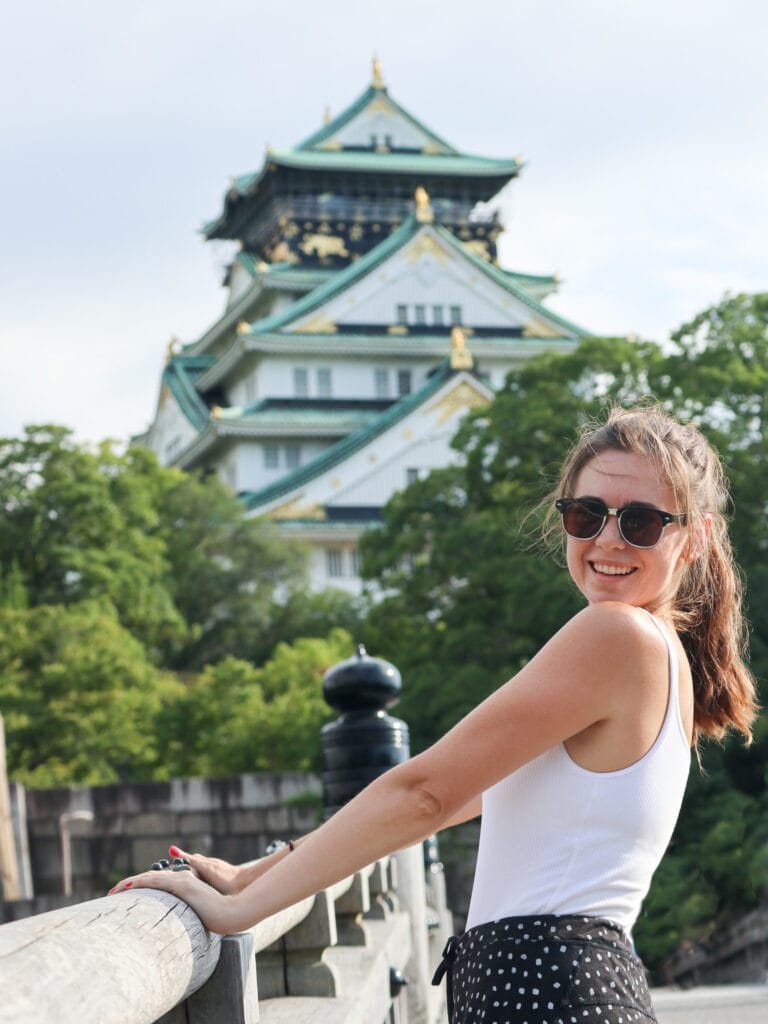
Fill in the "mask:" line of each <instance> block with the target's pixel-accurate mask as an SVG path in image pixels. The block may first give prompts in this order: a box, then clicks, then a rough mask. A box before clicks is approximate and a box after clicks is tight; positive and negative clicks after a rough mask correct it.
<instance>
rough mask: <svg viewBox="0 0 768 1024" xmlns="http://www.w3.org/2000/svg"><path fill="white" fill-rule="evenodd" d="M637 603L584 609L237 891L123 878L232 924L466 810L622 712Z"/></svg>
mask: <svg viewBox="0 0 768 1024" xmlns="http://www.w3.org/2000/svg"><path fill="white" fill-rule="evenodd" d="M638 614H641V613H637V612H636V610H634V609H626V610H623V607H622V606H619V607H618V608H617V607H616V606H606V605H599V606H591V607H590V608H588V609H585V611H584V612H581V613H580V614H579V615H577V616H576V617H575V618H574V619H572V620H571V621H570V622H569V623H568V624H567V625H566V626H565V627H564V628H563V629H562V630H561V631H560V632H559V633H558V634H556V636H555V637H553V638H552V640H550V642H549V643H548V644H547V645H546V646H545V647H544V648H543V649H542V650H541V651H540V652H539V653H538V654H537V655H536V657H535V658H533V659H532V660H531V661H530V662H529V663H528V664H527V665H526V666H525V668H523V669H522V670H521V671H520V672H519V673H518V674H517V675H516V676H515V677H514V679H512V680H510V682H508V683H506V684H505V685H504V686H502V687H501V688H500V689H499V690H497V691H496V693H494V694H493V695H492V696H491V697H489V698H488V699H487V700H485V701H484V702H483V703H482V704H481V705H480V706H479V707H478V708H476V709H475V710H474V711H473V712H472V713H471V714H469V715H467V717H466V718H464V719H463V720H462V721H461V722H460V723H459V724H458V725H457V726H455V727H454V728H453V729H452V730H450V732H448V733H447V734H446V735H445V736H444V737H443V739H441V740H440V741H439V742H437V743H436V744H435V745H434V746H432V747H431V748H430V749H429V750H427V751H425V752H424V753H422V754H419V755H418V756H417V757H414V758H412V759H411V760H410V761H406V762H405V763H404V764H401V765H398V766H397V767H395V768H392V769H391V770H390V771H388V772H386V773H385V774H384V775H382V776H380V777H379V778H378V779H376V780H375V781H374V782H372V783H371V784H370V785H369V786H368V787H367V788H366V789H365V790H364V791H363V792H362V793H360V794H359V795H358V796H357V797H355V798H354V799H353V800H352V801H350V802H349V803H348V804H346V805H345V806H344V807H342V808H341V809H340V810H339V811H338V812H337V813H336V814H335V815H334V816H333V817H332V818H331V819H330V820H329V821H327V822H325V823H324V824H323V825H322V826H320V828H318V829H317V830H316V831H315V832H313V833H312V834H311V835H310V836H307V837H305V839H304V840H303V841H302V842H300V843H298V844H297V846H296V848H295V850H294V851H293V852H292V853H290V854H288V855H285V854H283V856H281V857H280V858H279V859H277V861H276V862H275V863H274V866H272V867H270V869H269V870H268V871H267V872H266V873H264V874H261V875H260V876H259V877H256V878H254V879H253V880H252V881H250V882H249V884H247V885H246V887H245V888H244V889H243V890H242V891H241V892H240V893H238V894H237V895H235V896H222V895H220V894H219V893H216V892H214V890H212V889H211V888H210V887H209V886H206V885H204V884H203V883H202V882H201V881H199V880H198V879H194V878H183V877H180V876H181V875H182V874H184V873H179V874H172V873H169V872H150V873H149V875H142V876H140V877H139V878H136V879H132V880H129V881H130V884H132V885H133V884H135V885H137V886H138V885H148V886H150V887H154V888H168V889H170V890H171V891H174V892H177V894H178V895H179V896H181V897H182V898H183V899H185V900H186V901H187V902H188V903H189V904H190V905H191V906H192V908H193V909H194V910H195V911H196V912H197V913H198V914H199V915H200V917H201V918H202V919H203V921H204V923H205V924H206V925H207V926H208V927H209V928H211V929H212V930H214V931H219V932H222V933H227V932H233V931H240V930H242V929H244V928H247V927H249V926H251V925H253V924H254V923H256V922H257V921H260V920H262V919H264V918H265V917H269V916H271V915H272V914H275V913H277V912H278V911H279V910H281V909H283V908H284V907H286V906H289V905H291V904H293V903H296V902H298V901H299V900H301V899H304V898H305V897H307V896H310V895H312V894H313V893H315V892H317V891H318V890H320V889H323V888H327V887H328V886H330V885H332V884H334V883H335V882H337V881H339V880H340V879H342V878H345V877H346V876H348V875H350V874H352V873H353V872H355V871H357V870H359V869H360V868H362V867H364V866H365V865H367V864H370V863H372V862H373V861H375V860H377V859H378V858H379V857H382V856H385V855H387V854H389V853H391V852H393V851H395V850H398V849H402V848H404V847H407V846H410V845H412V844H414V843H417V842H420V841H421V840H423V839H424V838H426V837H427V836H429V835H431V834H432V833H434V832H436V831H438V830H439V829H440V828H443V827H445V826H447V825H449V824H456V823H458V822H460V821H463V820H467V818H469V817H470V816H472V815H473V814H474V813H476V811H477V809H478V800H479V796H480V794H481V793H482V792H483V791H484V790H486V789H488V788H489V787H490V786H492V785H493V784H494V783H496V782H497V781H498V780H499V779H501V778H504V777H505V776H506V775H509V774H510V773H511V772H512V771H515V770H516V769H517V768H519V767H520V766H521V765H523V764H525V763H526V762H528V761H530V760H532V759H533V758H534V757H537V756H538V755H539V754H541V753H543V752H544V751H546V750H548V749H550V748H551V747H553V746H555V745H556V744H558V743H560V742H563V741H564V740H566V739H567V738H569V737H571V736H573V735H575V734H577V733H579V732H581V731H583V730H585V729H587V728H588V727H589V726H591V725H593V724H595V723H598V722H604V721H609V720H611V719H612V718H614V717H615V716H617V715H619V714H622V713H625V711H626V706H627V704H628V702H631V700H632V699H633V696H632V694H633V688H636V683H637V678H636V677H635V675H633V671H630V670H629V666H634V665H635V664H639V665H641V666H642V664H643V658H644V654H645V647H644V644H645V641H644V640H643V638H642V637H640V636H639V633H638V629H636V628H634V625H633V623H636V619H633V615H634V616H636V615H638ZM644 629H645V630H646V632H647V627H644ZM641 632H642V631H641ZM654 642H655V643H656V644H657V645H658V643H659V641H658V639H656V640H655V641H654ZM121 887H127V885H126V883H121V886H118V889H119V888H121Z"/></svg>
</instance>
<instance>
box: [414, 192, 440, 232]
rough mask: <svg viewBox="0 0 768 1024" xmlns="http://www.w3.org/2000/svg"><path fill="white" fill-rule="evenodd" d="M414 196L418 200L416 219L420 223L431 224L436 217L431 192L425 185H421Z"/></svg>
mask: <svg viewBox="0 0 768 1024" xmlns="http://www.w3.org/2000/svg"><path fill="white" fill-rule="evenodd" d="M413 198H414V199H415V201H416V220H417V221H418V222H419V224H431V223H432V222H433V221H434V219H435V212H434V210H433V209H432V204H431V203H430V201H429V193H428V192H427V190H426V189H425V188H424V186H423V185H419V187H418V188H417V189H416V191H415V193H414V196H413Z"/></svg>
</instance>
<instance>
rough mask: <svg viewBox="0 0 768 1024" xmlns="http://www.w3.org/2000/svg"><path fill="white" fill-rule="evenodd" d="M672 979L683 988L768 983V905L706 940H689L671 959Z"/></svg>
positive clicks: (669, 964) (669, 973)
mask: <svg viewBox="0 0 768 1024" xmlns="http://www.w3.org/2000/svg"><path fill="white" fill-rule="evenodd" d="M666 968H667V973H668V975H669V979H670V981H673V982H674V983H675V984H677V985H681V986H682V987H683V988H690V987H691V986H693V985H714V984H728V983H731V982H759V983H762V984H765V983H766V982H768V906H762V907H758V908H757V909H756V910H753V911H751V912H750V913H748V914H745V915H744V916H743V917H741V918H739V920H737V921H735V922H734V923H733V924H732V925H729V926H727V927H725V928H721V929H719V930H718V931H717V932H715V934H714V935H713V936H712V937H711V939H709V941H707V942H706V943H686V944H684V945H683V946H682V947H681V948H680V949H679V950H678V951H677V952H676V953H675V954H674V955H673V956H672V957H671V958H670V959H669V961H668V962H667V965H666Z"/></svg>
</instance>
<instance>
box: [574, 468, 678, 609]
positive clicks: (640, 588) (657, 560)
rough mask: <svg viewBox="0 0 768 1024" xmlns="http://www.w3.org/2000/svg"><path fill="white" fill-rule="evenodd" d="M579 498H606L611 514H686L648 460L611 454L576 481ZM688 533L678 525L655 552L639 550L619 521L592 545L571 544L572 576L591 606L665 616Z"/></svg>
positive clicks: (609, 524)
mask: <svg viewBox="0 0 768 1024" xmlns="http://www.w3.org/2000/svg"><path fill="white" fill-rule="evenodd" d="M573 496H574V497H575V498H587V497H589V498H601V499H602V500H603V501H604V502H605V504H606V505H607V506H608V507H609V508H621V507H622V506H623V505H629V504H631V503H633V502H640V503H642V504H645V505H653V506H654V508H658V509H662V510H663V511H664V512H682V511H684V509H680V508H678V507H677V501H676V499H675V494H674V491H673V490H672V488H671V487H670V485H669V484H668V483H667V482H666V481H665V480H663V479H662V478H661V477H660V476H659V475H658V474H657V472H656V469H655V467H654V465H653V463H652V462H650V461H649V460H648V459H647V458H645V456H643V455H634V454H631V453H629V452H622V451H606V452H602V453H600V454H599V455H595V456H594V457H593V458H592V459H590V461H589V462H588V463H587V464H586V465H585V466H584V468H583V469H582V470H581V472H580V473H579V475H578V476H577V477H576V480H575V485H574V489H573ZM687 544H688V542H687V537H686V532H685V527H682V526H680V525H679V524H678V523H672V524H671V525H669V526H667V527H666V529H665V530H664V532H663V534H662V537H661V540H660V541H659V543H658V544H657V545H656V547H654V548H634V547H632V546H631V545H630V544H627V542H626V541H625V540H624V539H623V538H622V536H621V534H620V533H619V526H618V520H617V519H616V516H608V520H607V522H606V524H605V526H604V527H603V530H602V532H601V533H600V535H599V536H597V537H594V538H593V539H592V540H577V539H575V538H573V537H568V538H567V557H568V570H569V572H570V574H571V576H572V578H573V581H574V583H575V584H576V586H577V587H578V588H579V590H580V591H581V592H582V594H583V595H584V596H585V597H586V599H587V600H588V601H589V603H590V604H594V603H596V602H598V601H622V602H623V603H625V604H631V605H635V606H636V607H643V608H647V609H648V610H649V611H660V610H662V609H663V608H665V607H671V606H672V604H673V601H674V597H675V593H676V592H677V587H678V583H679V579H680V570H681V568H682V560H683V555H684V553H685V551H686V549H687Z"/></svg>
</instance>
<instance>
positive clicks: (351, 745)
mask: <svg viewBox="0 0 768 1024" xmlns="http://www.w3.org/2000/svg"><path fill="white" fill-rule="evenodd" d="M401 689H402V685H401V681H400V673H399V672H398V670H397V669H396V668H395V666H394V665H392V664H390V663H389V662H388V661H384V660H383V659H382V658H372V657H370V656H369V655H368V654H366V652H365V647H363V645H362V644H358V647H357V653H356V654H355V655H353V657H351V658H347V660H346V661H342V662H340V663H339V664H338V665H334V666H333V668H329V669H328V671H327V672H326V673H325V675H324V676H323V696H324V698H325V700H326V701H327V702H328V703H329V704H330V705H331V707H333V708H337V709H338V710H339V711H340V712H341V715H340V716H339V718H337V719H336V721H334V722H329V723H328V725H326V726H324V727H323V730H322V732H321V736H320V743H321V746H322V751H323V764H324V770H323V810H324V815H325V817H326V818H330V816H331V815H332V814H333V813H334V812H335V811H337V810H338V809H339V808H340V807H341V806H342V805H343V804H345V803H347V801H348V800H351V799H352V797H353V796H356V795H357V794H358V793H359V792H360V791H361V790H362V789H364V788H365V787H366V786H367V785H368V783H369V782H372V781H373V780H374V779H375V778H377V776H379V775H381V774H382V773H383V772H385V771H386V770H387V769H388V768H392V767H393V766H394V765H396V764H400V763H401V762H402V761H407V760H408V757H409V756H410V747H409V741H408V726H407V725H406V724H405V722H403V721H401V720H400V719H399V718H393V717H392V716H391V715H388V714H387V712H386V711H385V708H388V707H391V706H392V705H393V704H396V703H397V701H398V700H399V698H400V691H401Z"/></svg>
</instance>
